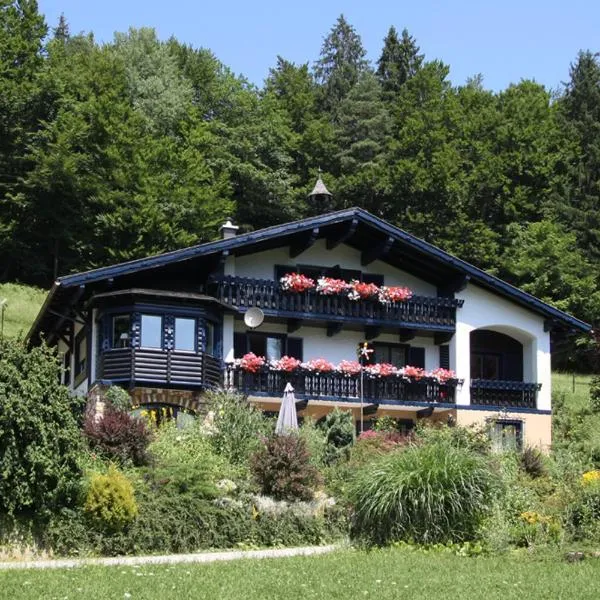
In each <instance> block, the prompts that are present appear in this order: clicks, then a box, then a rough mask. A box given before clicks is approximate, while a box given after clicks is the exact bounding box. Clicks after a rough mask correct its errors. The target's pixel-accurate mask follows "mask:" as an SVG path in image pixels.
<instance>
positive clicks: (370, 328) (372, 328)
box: [365, 325, 381, 340]
mask: <svg viewBox="0 0 600 600" xmlns="http://www.w3.org/2000/svg"><path fill="white" fill-rule="evenodd" d="M380 333H381V327H379V326H377V325H367V326H366V327H365V339H366V340H373V339H375V338H376V337H379V334H380Z"/></svg>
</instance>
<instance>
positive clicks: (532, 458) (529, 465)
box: [520, 446, 546, 479]
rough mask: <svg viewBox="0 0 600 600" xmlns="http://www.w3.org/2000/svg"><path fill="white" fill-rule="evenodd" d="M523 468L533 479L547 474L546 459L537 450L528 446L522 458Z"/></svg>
mask: <svg viewBox="0 0 600 600" xmlns="http://www.w3.org/2000/svg"><path fill="white" fill-rule="evenodd" d="M520 463H521V468H522V469H523V471H524V472H525V473H527V475H529V476H530V477H532V478H534V479H535V478H537V477H542V476H543V475H544V474H545V473H546V465H545V464H544V457H543V455H542V453H541V452H540V451H539V450H538V449H537V448H532V447H530V446H528V447H527V448H525V450H523V452H522V453H521V456H520Z"/></svg>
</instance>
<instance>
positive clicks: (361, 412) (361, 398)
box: [360, 369, 365, 433]
mask: <svg viewBox="0 0 600 600" xmlns="http://www.w3.org/2000/svg"><path fill="white" fill-rule="evenodd" d="M364 376H365V375H364V372H363V370H362V369H361V370H360V432H361V433H364V431H365V428H364V416H363V415H364V411H363V400H364V387H363V386H364Z"/></svg>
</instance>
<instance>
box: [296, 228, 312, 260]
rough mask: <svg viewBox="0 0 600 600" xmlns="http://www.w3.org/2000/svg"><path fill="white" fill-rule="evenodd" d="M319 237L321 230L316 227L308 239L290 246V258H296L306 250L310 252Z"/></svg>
mask: <svg viewBox="0 0 600 600" xmlns="http://www.w3.org/2000/svg"><path fill="white" fill-rule="evenodd" d="M318 237H319V228H318V227H314V228H313V230H312V231H311V233H310V235H309V236H308V237H305V238H304V239H302V240H301V241H300V242H298V243H295V244H291V245H290V258H296V256H299V255H300V254H302V253H303V252H305V251H306V250H308V249H309V248H310V247H311V246H312V245H313V244H314V243H315V242H316V241H317V238H318Z"/></svg>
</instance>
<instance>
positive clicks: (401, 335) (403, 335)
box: [398, 329, 417, 342]
mask: <svg viewBox="0 0 600 600" xmlns="http://www.w3.org/2000/svg"><path fill="white" fill-rule="evenodd" d="M416 334H417V332H416V331H415V330H414V329H400V331H399V332H398V339H399V340H400V341H401V342H410V340H413V339H414V338H415V336H416Z"/></svg>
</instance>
